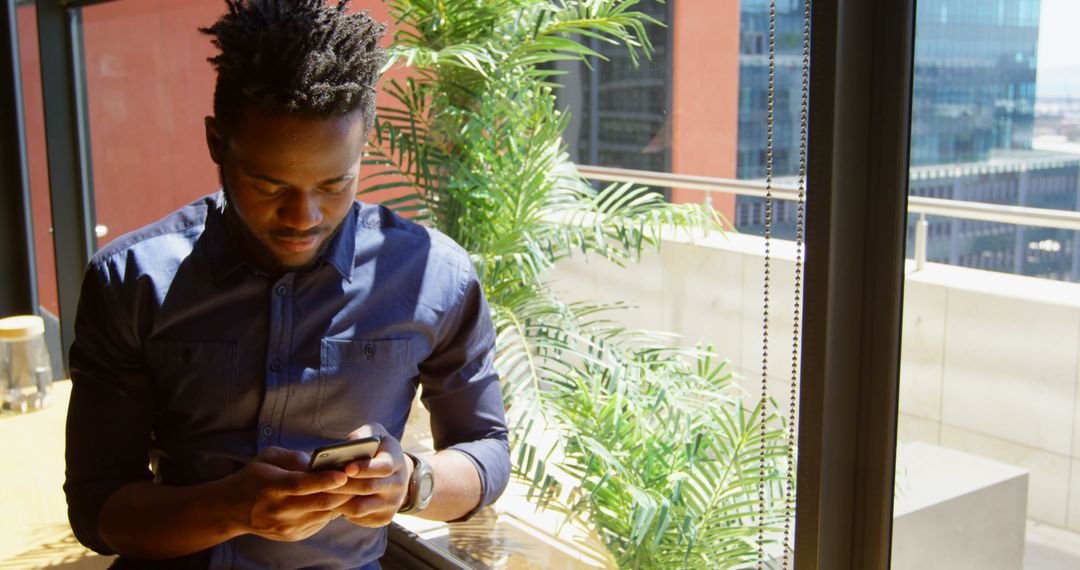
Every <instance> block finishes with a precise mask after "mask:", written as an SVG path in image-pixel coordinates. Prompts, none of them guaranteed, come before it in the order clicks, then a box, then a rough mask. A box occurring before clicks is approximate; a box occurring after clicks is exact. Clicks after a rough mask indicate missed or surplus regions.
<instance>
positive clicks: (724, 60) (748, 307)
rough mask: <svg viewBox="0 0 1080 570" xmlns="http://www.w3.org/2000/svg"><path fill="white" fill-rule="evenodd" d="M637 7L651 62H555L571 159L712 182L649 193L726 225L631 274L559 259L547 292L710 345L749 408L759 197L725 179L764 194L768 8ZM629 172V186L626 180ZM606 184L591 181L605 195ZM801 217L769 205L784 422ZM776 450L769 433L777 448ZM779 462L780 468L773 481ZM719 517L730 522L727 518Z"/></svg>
mask: <svg viewBox="0 0 1080 570" xmlns="http://www.w3.org/2000/svg"><path fill="white" fill-rule="evenodd" d="M776 8H777V10H776V16H777V18H776V30H777V34H776V44H775V52H776V59H775V78H776V82H775V93H776V98H775V104H774V131H773V134H774V140H773V174H774V184H775V186H786V187H794V186H795V185H796V181H797V175H798V173H799V158H800V152H799V147H800V138H801V137H800V135H801V132H800V126H801V112H802V93H801V87H802V77H803V32H804V3H803V2H799V1H793V0H779V1H778V2H777V6H776ZM635 9H639V10H641V11H643V12H645V13H647V14H649V16H651V17H652V18H654V19H655V20H656V21H657V22H658V23H656V24H651V25H648V26H647V27H646V29H647V30H648V34H649V38H650V40H651V43H652V45H653V46H654V47H655V52H654V53H653V55H652V58H651V59H644V58H643V59H642V60H641V61H640V62H639V63H638V65H636V66H635V64H634V63H633V61H632V58H631V56H630V55H629V54H628V53H627V50H626V48H625V47H624V46H619V45H607V44H605V43H603V42H599V41H596V42H589V43H588V45H589V46H590V47H592V48H593V49H595V50H597V51H598V52H600V54H601V55H602V57H594V58H592V59H591V60H590V61H589V62H588V64H586V63H578V62H571V63H559V64H556V68H557V69H558V70H559V71H561V72H563V73H564V75H561V76H559V77H558V78H557V81H558V83H559V84H560V88H559V89H558V90H557V93H558V97H559V105H560V106H561V107H564V108H566V109H567V110H568V111H569V113H570V118H569V127H568V129H567V131H566V133H565V136H564V140H565V143H566V145H567V147H568V149H569V152H570V156H571V157H572V159H573V160H575V161H576V162H577V163H578V164H579V165H583V166H585V167H588V166H598V167H608V168H618V169H631V170H645V171H656V172H663V173H672V174H676V175H694V176H704V177H709V178H711V179H713V180H712V181H713V182H715V183H716V184H718V185H720V188H718V190H717V191H715V192H712V193H709V194H706V193H705V192H704V191H701V190H696V189H687V188H679V187H678V186H677V185H676V186H674V187H671V188H663V187H659V186H658V185H656V184H655V183H651V185H652V187H654V188H656V189H657V190H661V191H664V192H665V197H666V198H667V199H668V200H670V201H671V202H674V203H696V204H700V203H709V204H711V205H712V207H713V208H715V209H716V210H717V211H718V212H719V213H720V214H722V215H723V216H724V217H725V218H726V219H727V220H729V221H730V222H731V227H729V228H728V229H729V231H728V232H727V236H726V238H725V239H711V238H710V239H705V240H697V241H694V240H688V239H682V238H671V239H665V240H664V244H663V247H662V248H661V249H660V251H659V253H655V254H654V253H648V254H647V255H646V256H645V257H644V260H643V262H642V263H641V264H640V265H635V266H630V267H629V268H627V269H625V270H622V269H619V268H616V267H607V266H605V265H603V262H602V261H601V262H597V261H594V260H583V259H581V258H574V259H571V260H567V261H564V262H561V263H560V265H559V269H558V271H557V272H556V273H555V274H554V276H555V280H554V286H555V287H557V288H558V289H559V290H560V291H565V292H566V295H567V297H568V298H571V299H602V300H605V301H610V302H618V301H628V302H630V303H632V304H633V305H634V307H635V308H633V309H631V310H629V311H625V312H620V313H616V314H615V318H618V319H619V321H620V322H621V323H625V324H626V325H628V326H631V327H640V328H643V329H648V330H657V331H670V332H674V333H677V334H678V335H680V336H679V337H678V338H677V339H673V340H672V341H671V343H672V344H675V345H680V346H692V345H694V344H695V343H697V342H701V343H703V344H706V345H710V346H712V347H713V348H714V349H715V351H716V352H717V353H718V354H719V355H720V356H721V357H724V358H727V359H729V360H730V364H729V368H728V369H729V371H730V372H732V373H733V374H734V377H733V383H734V384H736V385H737V386H739V387H740V388H741V389H742V390H744V391H745V393H746V394H750V396H747V398H748V399H749V400H750V401H753V402H756V401H757V399H758V394H760V393H761V379H762V375H763V366H762V358H763V354H764V352H765V351H764V348H765V347H764V344H763V333H762V321H763V318H764V316H765V310H764V309H763V304H764V294H765V291H764V260H763V257H762V256H763V252H764V251H765V244H764V241H763V240H762V239H761V237H760V236H761V235H763V233H764V220H765V202H764V200H763V199H761V198H757V197H752V196H746V195H738V196H736V194H735V193H734V191H733V189H731V190H729V189H728V188H730V186H733V185H732V184H728V183H729V182H730V181H735V180H738V181H741V187H747V186H750V187H753V188H755V189H756V190H757V191H759V192H761V193H763V192H764V189H765V185H766V181H765V176H766V168H767V145H768V131H767V120H766V119H767V116H768V99H769V97H768V94H769V81H768V79H769V29H770V2H769V1H767V0H748V1H743V2H694V1H690V0H669V1H668V2H666V3H664V4H660V3H654V2H642V3H639V4H637V5H636V6H635ZM625 176H628V177H629V179H630V180H631V181H634V180H633V179H634V176H633V175H629V174H627V175H625ZM747 182H749V184H747ZM607 184H608V182H597V186H598V187H601V188H602V187H605V186H607ZM637 184H645V183H643V182H637ZM725 184H727V187H724V186H723V185H725ZM797 212H798V207H797V204H796V202H794V201H790V200H779V199H778V200H775V201H774V203H773V225H772V237H773V238H774V241H773V245H772V258H771V260H770V265H771V267H770V276H771V283H770V296H771V298H770V300H769V306H770V310H769V319H768V320H769V337H768V342H769V349H770V350H769V351H768V363H767V364H768V365H767V376H768V391H769V394H770V396H771V397H772V399H773V401H774V402H775V408H774V409H775V411H776V412H777V413H778V414H780V415H783V416H785V417H786V416H787V413H788V410H789V405H790V402H791V396H790V393H791V384H792V379H791V372H792V353H793V352H795V353H797V352H798V350H799V348H800V347H799V345H798V343H797V342H793V337H792V335H793V332H794V331H793V327H794V325H795V323H796V322H797V321H796V318H795V316H794V310H795V303H796V294H795V285H794V282H795V280H794V277H795V252H796V247H795V243H794V239H795V235H796V229H797ZM774 419H775V418H774ZM770 426H773V427H775V429H777V430H778V431H782V429H783V427H784V423H783V422H782V421H780V420H779V419H777V420H776V422H775V424H770ZM785 442H786V440H784V439H783V438H779V439H777V440H776V441H775V442H774V443H776V444H777V445H779V446H782V444H783V443H785ZM783 464H784V462H783V461H780V462H779V463H778V464H777V466H778V468H779V469H780V472H781V473H783ZM658 487H659V486H658ZM751 500H756V495H755V496H754V497H752V498H751ZM725 509H730V511H728V514H730V512H733V511H735V510H737V509H734V508H731V506H730V505H726V506H725ZM735 518H736V519H737V517H735ZM732 526H734V527H740V526H741V527H743V530H746V529H747V528H750V529H752V527H753V523H752V522H749V521H745V520H737V522H734V523H732ZM779 526H780V527H782V524H781V525H779ZM770 538H772V537H770ZM776 538H777V539H778V540H779V537H776ZM773 546H775V545H771V546H770V548H773ZM658 550H663V549H662V548H658ZM779 552H780V548H779V547H778V546H776V548H775V550H770V554H771V555H777V556H778V555H779Z"/></svg>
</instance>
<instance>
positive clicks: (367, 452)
mask: <svg viewBox="0 0 1080 570" xmlns="http://www.w3.org/2000/svg"><path fill="white" fill-rule="evenodd" d="M379 441H380V440H379V437H378V436H374V435H373V436H369V437H363V438H360V439H350V440H348V441H341V442H338V443H332V444H330V445H324V446H322V447H320V448H318V449H316V450H315V451H313V452H312V453H311V463H309V464H308V471H322V470H324V469H338V470H341V469H345V466H346V465H348V464H349V463H352V462H353V461H358V460H360V459H371V458H372V457H374V456H375V452H376V451H377V450H378V449H379Z"/></svg>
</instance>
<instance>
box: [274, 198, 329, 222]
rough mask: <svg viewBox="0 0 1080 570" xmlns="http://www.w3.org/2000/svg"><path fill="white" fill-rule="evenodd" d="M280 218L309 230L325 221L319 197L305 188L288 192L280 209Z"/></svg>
mask: <svg viewBox="0 0 1080 570" xmlns="http://www.w3.org/2000/svg"><path fill="white" fill-rule="evenodd" d="M278 219H279V220H281V222H282V223H283V224H284V225H286V226H288V227H290V228H293V229H296V230H308V229H311V228H314V227H316V226H318V225H319V224H321V223H322V221H323V215H322V210H321V209H320V208H319V199H318V197H317V196H315V195H314V194H313V193H311V192H306V191H303V190H293V191H290V192H288V193H287V195H286V197H285V201H284V203H282V204H281V207H280V208H279V209H278Z"/></svg>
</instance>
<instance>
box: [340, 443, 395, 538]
mask: <svg viewBox="0 0 1080 570" xmlns="http://www.w3.org/2000/svg"><path fill="white" fill-rule="evenodd" d="M370 435H378V436H380V437H381V438H382V441H381V442H380V443H379V449H378V451H376V452H375V455H374V456H373V457H372V458H371V459H362V460H359V461H354V462H352V463H350V464H348V465H346V466H345V474H346V475H348V476H349V482H348V483H346V484H345V486H343V487H341V488H339V489H336V490H334V491H332V492H333V493H341V495H340V496H341V497H344V498H345V499H346V502H344V503H343V504H342V505H340V506H339V507H336V508H335V509H334V510H335V511H336V512H337V513H340V514H341V515H342V516H344V517H345V519H346V520H348V521H349V522H351V523H353V524H355V525H358V526H364V527H371V528H377V527H382V526H386V525H388V524H390V521H392V520H393V519H394V515H395V514H396V513H397V511H398V508H400V507H401V504H402V503H404V502H405V495H406V494H408V490H409V477H410V476H411V475H412V460H411V459H409V458H408V457H406V456H405V454H404V453H403V452H402V450H401V443H400V442H398V440H397V439H396V438H394V437H393V436H392V435H390V434H389V433H388V432H387V431H386V429H385V428H383V426H381V425H379V424H369V425H366V426H363V427H361V428H360V429H358V430H356V431H354V432H353V433H351V434H349V439H358V438H361V437H366V436H370Z"/></svg>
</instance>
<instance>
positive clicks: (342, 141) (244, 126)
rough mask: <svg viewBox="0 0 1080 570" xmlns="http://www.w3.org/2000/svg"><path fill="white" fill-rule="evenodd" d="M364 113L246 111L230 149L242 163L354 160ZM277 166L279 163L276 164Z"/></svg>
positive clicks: (361, 144)
mask: <svg viewBox="0 0 1080 570" xmlns="http://www.w3.org/2000/svg"><path fill="white" fill-rule="evenodd" d="M365 143H366V137H365V133H364V120H363V114H362V113H361V112H359V111H357V112H353V113H350V114H348V115H343V116H337V117H325V118H322V117H319V118H315V117H306V116H303V115H297V114H269V113H264V112H261V111H255V110H252V111H247V112H245V113H244V114H243V116H242V117H241V119H240V121H238V122H237V125H236V128H235V129H234V130H233V132H232V133H231V136H230V137H229V146H230V150H231V151H232V152H233V154H234V155H235V157H236V158H238V159H240V160H242V161H244V162H261V161H262V160H266V159H269V160H272V161H274V162H278V161H280V160H281V159H283V158H287V160H290V161H305V162H310V161H312V160H317V161H319V162H331V163H333V162H339V161H341V160H350V161H351V160H354V159H355V158H356V156H358V155H359V154H360V153H361V152H362V151H363V148H364V145H365ZM279 166H281V165H280V164H279Z"/></svg>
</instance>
